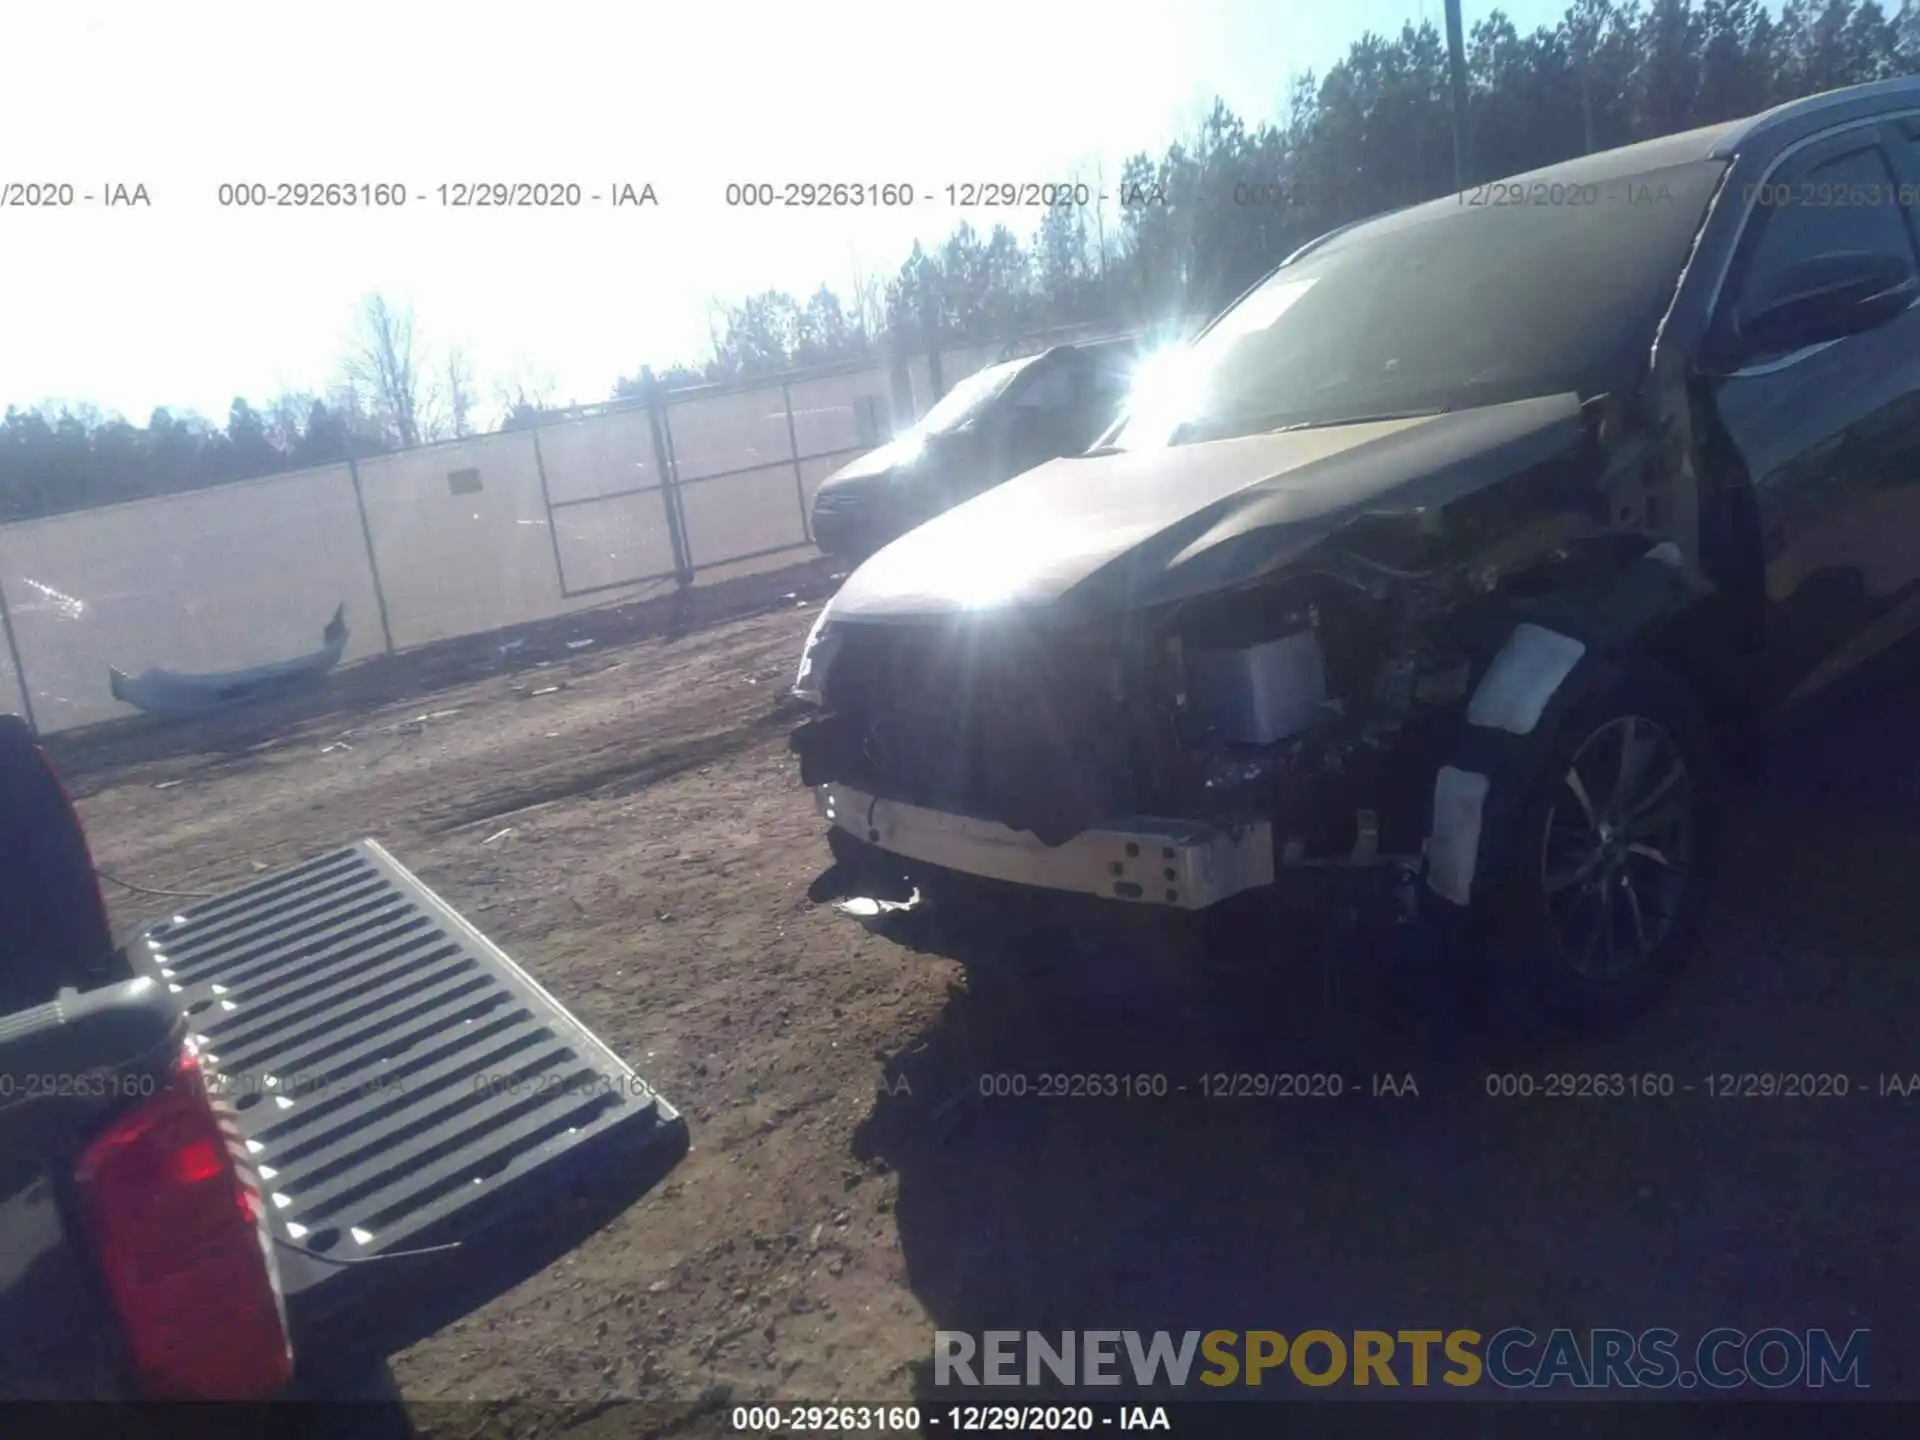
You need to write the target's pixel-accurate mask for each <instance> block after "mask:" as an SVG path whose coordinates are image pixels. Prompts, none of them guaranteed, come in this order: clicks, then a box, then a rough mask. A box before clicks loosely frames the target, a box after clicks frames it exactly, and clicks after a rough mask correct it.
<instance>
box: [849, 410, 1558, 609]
mask: <svg viewBox="0 0 1920 1440" xmlns="http://www.w3.org/2000/svg"><path fill="white" fill-rule="evenodd" d="M1585 433H1586V432H1585V429H1584V427H1583V426H1582V424H1581V420H1580V401H1579V397H1577V396H1575V395H1572V394H1565V395H1553V396H1547V397H1543V398H1540V399H1532V400H1520V401H1515V402H1513V403H1511V404H1506V405H1489V406H1482V407H1479V408H1476V409H1472V410H1457V411H1452V412H1449V413H1447V414H1444V415H1432V416H1421V417H1418V418H1415V419H1409V420H1389V421H1375V422H1372V423H1368V424H1358V425H1338V426H1327V427H1324V428H1320V429H1311V430H1296V431H1292V432H1290V433H1283V434H1270V435H1252V436H1247V437H1244V438H1241V439H1235V440H1218V441H1213V442H1210V443H1207V444H1196V445H1177V446H1172V447H1170V448H1167V449H1161V450H1138V451H1126V452H1122V453H1120V454H1114V455H1094V456H1075V457H1071V458H1068V459H1064V460H1054V461H1050V462H1049V463H1047V464H1045V465H1042V466H1039V467H1038V468H1037V469H1034V470H1030V471H1028V472H1027V473H1026V474H1024V475H1020V476H1017V477H1016V478H1014V479H1013V480H1010V481H1008V482H1007V483H1006V484H1004V485H1001V486H998V487H996V488H994V489H992V490H989V491H987V492H986V493H985V494H983V495H980V496H978V497H977V498H975V499H973V500H970V501H968V502H967V503H965V504H964V505H960V506H958V507H956V508H954V509H952V510H949V511H947V512H946V513H945V514H943V515H940V516H937V517H935V518H934V519H933V520H930V521H929V522H927V523H926V524H924V525H922V526H920V527H919V528H918V529H916V530H913V531H910V532H909V533H908V534H906V535H903V536H902V537H901V538H900V539H898V540H896V541H894V542H893V543H892V544H891V545H889V546H887V547H886V548H885V549H883V550H881V551H880V552H879V554H877V555H875V556H874V557H873V558H872V559H870V560H868V561H867V562H866V563H865V564H864V565H862V566H860V568H859V569H857V570H856V571H854V573H853V574H852V575H851V576H850V577H849V578H848V580H847V582H846V584H845V585H843V586H842V587H841V589H840V591H839V593H838V594H837V595H835V596H834V598H833V600H832V601H831V603H830V611H831V614H832V616H833V618H835V619H853V620H858V619H873V620H884V619H907V618H913V617H925V616H939V615H950V614H954V613H957V612H960V611H967V610H989V609H1008V608H1017V607H1043V606H1049V605H1053V604H1056V603H1058V602H1062V601H1077V602H1085V603H1088V604H1092V605H1095V606H1098V607H1105V606H1110V605H1119V606H1124V607H1127V608H1134V607H1139V606H1146V605H1154V604H1160V603H1163V602H1166V601H1170V600H1175V599H1181V598H1185V597H1188V596H1192V595H1201V594H1206V593H1208V592H1210V591H1213V590H1218V589H1222V588H1224V587H1226V586H1229V585H1233V584H1237V583H1240V582H1243V581H1246V580H1250V579H1254V578H1256V577H1257V576H1259V575H1261V574H1263V573H1265V572H1267V571H1269V570H1272V569H1276V568H1278V567H1280V566H1282V565H1285V564H1286V563H1288V562H1289V561H1291V560H1293V559H1296V558H1298V557H1299V556H1300V555H1302V554H1303V553H1304V552H1305V551H1306V550H1308V549H1309V548H1311V547H1312V546H1313V545H1314V544H1316V543H1318V542H1319V541H1321V540H1323V539H1325V538H1326V537H1327V536H1328V535H1331V534H1332V533H1333V532H1334V531H1336V530H1338V529H1340V528H1341V527H1342V526H1344V525H1346V524H1348V523H1349V522H1351V521H1352V520H1355V519H1357V518H1359V517H1360V516H1361V515H1364V514H1368V513H1379V512H1392V511H1403V510H1414V509H1421V508H1425V507H1430V506H1434V505H1443V504H1446V503H1447V502H1448V501H1450V500H1453V499H1456V498H1458V497H1459V496H1461V495H1465V494H1469V493H1471V492H1473V491H1475V490H1480V489H1483V488H1485V487H1486V486H1488V485H1492V484H1495V483H1497V482H1499V481H1501V480H1505V479H1509V478H1511V477H1512V476H1514V475H1516V474H1518V473H1519V472H1520V471H1522V470H1525V469H1527V468H1529V467H1532V466H1534V465H1539V464H1541V463H1543V462H1546V461H1550V460H1554V459H1556V458H1557V457H1560V456H1564V455H1567V454H1570V453H1571V452H1572V451H1574V450H1575V449H1576V448H1577V447H1578V446H1579V445H1580V444H1581V443H1582V441H1583V439H1584V436H1585Z"/></svg>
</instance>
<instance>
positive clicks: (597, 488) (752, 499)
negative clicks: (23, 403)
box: [0, 332, 1088, 732]
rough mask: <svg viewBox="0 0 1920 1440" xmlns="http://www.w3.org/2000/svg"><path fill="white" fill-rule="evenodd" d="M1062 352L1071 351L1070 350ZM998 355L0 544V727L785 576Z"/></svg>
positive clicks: (752, 392)
mask: <svg viewBox="0 0 1920 1440" xmlns="http://www.w3.org/2000/svg"><path fill="white" fill-rule="evenodd" d="M1071 338H1075V339H1084V338H1088V336H1087V335H1086V334H1084V333H1078V332H1076V333H1075V334H1073V336H1072V337H1071ZM1047 343H1058V341H1056V340H1053V339H1050V338H1049V337H1048V336H1045V335H1042V336H1032V337H1025V338H1024V339H1023V340H1021V341H1016V342H1014V343H1013V344H1012V345H1007V344H998V345H989V346H978V347H973V348H967V349H949V350H943V351H941V352H939V353H938V354H937V355H919V356H913V357H908V358H903V359H900V360H892V361H889V360H884V359H876V360H873V361H868V362H860V363H853V364H846V365H839V366H834V367H829V368H823V369H816V370H811V371H806V372H796V373H794V374H791V375H785V376H776V377H772V378H771V379H766V380H760V381H755V382H747V383H742V384H731V385H708V386H697V387H692V388H685V389H677V390H671V391H669V390H665V389H660V388H654V389H652V390H650V391H649V392H648V393H646V394H643V395H642V396H640V397H637V398H636V399H634V400H630V401H622V402H617V403H612V404H607V405H601V406H592V407H585V408H582V409H579V410H575V411H570V412H566V413H564V414H560V415H555V416H550V417H543V418H542V419H541V421H540V422H539V424H538V425H537V426H535V427H532V428H527V429H518V430H510V431H503V432H501V433H498V434H492V435H484V436H478V437H475V438H472V439H466V440H459V441H451V442H447V443H445V444H437V445H427V446H421V447H418V448H416V449H412V450H406V451H401V452H399V453H396V454H390V455H381V456H378V457H374V458H370V459H365V460H359V461H356V462H349V463H344V464H337V465H327V466H322V467H319V468H317V469H312V470H301V471H295V472H292V473H289V474H280V475H273V476H268V477H265V478H262V479H257V480H247V481H240V482H236V483H233V484H227V485H220V486H215V487H211V488H208V489H204V490H194V491H188V492H184V493H180V494H174V495H167V496H161V497H157V498H154V499H148V500H138V501H133V502H130V503H127V504H121V505H112V506H103V507H100V508H97V509H91V510H81V511H75V512H71V513H68V514H63V515H53V516H47V517H44V518H42V519H37V520H27V521H20V522H16V523H14V524H10V525H5V526H0V622H4V625H3V628H4V632H5V633H4V640H5V644H4V654H0V708H6V709H11V710H15V711H18V712H19V713H21V714H24V715H26V716H27V717H28V718H29V720H30V721H31V722H32V723H33V724H34V725H35V727H36V728H37V729H39V730H40V731H42V732H50V731H57V730H66V729H71V728H74V727H76V726H81V725H88V724H92V723H95V722H97V721H101V720H107V719H111V718H114V717H116V716H119V715H124V714H127V713H130V712H129V710H128V707H126V706H124V705H122V704H121V703H120V702H119V701H117V700H115V699H114V698H113V696H112V694H111V693H110V691H109V689H108V671H109V669H110V668H117V669H120V670H122V671H125V672H127V673H129V674H137V673H138V672H140V671H142V670H144V669H146V668H148V667H149V666H154V667H159V668H162V669H166V670H171V671H179V672H187V673H208V672H220V671H226V670H233V669H238V668H241V667H244V666H250V665H256V664H264V663H267V662H270V661H274V660H280V659H285V658H288V657H290V656H295V655H301V654H304V653H306V652H308V651H311V650H313V649H315V648H316V647H317V646H318V645H319V643H320V631H321V628H322V626H323V625H324V624H325V623H326V621H327V619H328V617H329V616H331V615H332V613H333V610H334V607H335V606H336V605H340V604H344V605H345V606H346V614H347V622H348V626H349V629H350V638H349V640H348V644H347V648H346V651H345V654H344V655H343V657H342V659H343V662H347V663H350V662H352V661H354V660H359V659H364V658H366V657H368V656H372V655H378V654H382V653H392V652H393V651H396V650H403V649H407V648H409V647H412V646H418V645H424V644H428V643H430V642H433V641H437V640H445V639H449V638H452V637H455V636H461V635H472V634H479V633H484V632H486V631H490V630H497V629H501V628H503V627H506V626H510V625H518V624H524V623H526V622H529V621H537V620H543V619H549V618H553V617H557V616H561V615H566V614H568V613H571V612H573V611H576V610H581V609H585V608H588V607H591V606H594V605H599V604H604V603H607V602H608V601H609V600H613V599H617V598H621V596H622V595H623V594H624V595H631V594H634V593H645V592H646V591H647V589H648V588H650V587H670V586H691V585H697V584H702V583H706V582H708V581H710V580H716V579H729V578H733V577H735V576H738V575H741V574H746V573H751V572H753V571H755V570H766V569H773V568H778V567H781V566H785V565H789V564H794V563H797V562H800V561H804V560H806V559H809V558H811V557H812V556H813V555H815V554H816V553H817V552H816V551H814V549H813V545H812V538H811V535H810V533H809V529H808V510H809V507H810V504H811V501H812V498H813V492H814V490H815V489H817V488H818V486H819V485H820V482H821V481H822V480H824V479H826V477H827V476H828V475H830V474H831V473H833V471H834V470H836V469H838V468H839V467H840V466H842V465H844V464H846V463H847V462H848V461H849V460H851V459H853V458H854V457H855V456H857V455H860V454H862V453H864V452H865V451H867V450H869V449H871V448H873V447H874V446H875V445H878V444H880V443H883V442H884V441H885V440H886V439H887V438H888V437H889V436H890V435H891V434H892V433H893V432H894V431H895V430H896V429H897V428H900V427H904V425H906V424H908V423H911V421H912V420H913V418H914V417H915V416H917V415H919V414H921V413H923V412H924V411H925V409H926V408H927V406H929V405H930V404H931V403H932V402H933V400H934V399H935V398H937V393H938V392H941V391H944V390H945V389H947V388H950V387H951V386H952V385H953V384H954V383H956V382H957V381H958V380H960V379H961V378H963V377H964V376H966V375H968V374H970V373H972V372H973V371H974V370H977V369H979V368H981V367H982V366H984V365H988V364H992V363H995V362H996V361H998V360H999V359H1001V358H1004V357H1005V356H1006V355H1007V354H1009V353H1028V352H1030V350H1031V349H1032V348H1033V347H1034V346H1041V347H1042V348H1043V347H1044V345H1045V344H1047Z"/></svg>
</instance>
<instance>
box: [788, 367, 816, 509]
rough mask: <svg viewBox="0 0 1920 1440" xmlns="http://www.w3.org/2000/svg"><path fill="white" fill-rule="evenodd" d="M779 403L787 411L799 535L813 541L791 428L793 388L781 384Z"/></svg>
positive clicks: (796, 439) (797, 446)
mask: <svg viewBox="0 0 1920 1440" xmlns="http://www.w3.org/2000/svg"><path fill="white" fill-rule="evenodd" d="M780 401H781V403H782V404H783V405H785V406H786V409H787V449H788V450H790V451H792V452H793V498H794V499H795V500H797V501H799V502H800V533H801V534H802V535H804V536H805V537H806V538H807V540H808V542H809V543H811V542H812V540H813V526H812V524H811V523H810V522H809V518H808V515H807V476H806V472H805V471H804V470H802V469H801V468H800V436H799V434H798V432H796V431H795V430H794V428H793V386H791V385H786V384H782V385H781V387H780Z"/></svg>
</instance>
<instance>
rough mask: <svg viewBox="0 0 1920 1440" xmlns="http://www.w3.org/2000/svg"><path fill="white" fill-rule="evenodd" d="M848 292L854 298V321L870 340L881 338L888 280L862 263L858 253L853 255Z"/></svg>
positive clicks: (851, 307) (852, 307)
mask: <svg viewBox="0 0 1920 1440" xmlns="http://www.w3.org/2000/svg"><path fill="white" fill-rule="evenodd" d="M848 294H849V296H850V298H851V300H852V305H851V306H850V309H851V310H852V312H853V313H852V319H853V323H854V324H855V325H857V326H859V327H860V330H861V332H862V333H863V334H864V335H865V336H866V337H867V339H868V341H869V342H871V341H875V340H877V339H879V337H880V330H881V327H882V326H883V325H885V324H886V319H887V287H886V282H885V281H883V280H882V279H881V278H880V277H879V276H877V275H875V274H874V273H873V272H872V271H871V270H869V269H868V268H867V267H866V266H865V265H864V264H862V263H861V260H860V257H859V255H858V254H856V255H854V256H853V281H852V284H851V287H850V288H849V290H848Z"/></svg>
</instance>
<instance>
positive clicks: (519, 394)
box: [493, 359, 557, 430]
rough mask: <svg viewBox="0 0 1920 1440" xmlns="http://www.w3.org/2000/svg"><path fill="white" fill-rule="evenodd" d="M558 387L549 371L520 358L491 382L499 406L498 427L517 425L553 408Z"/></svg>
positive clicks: (507, 428) (517, 426)
mask: <svg viewBox="0 0 1920 1440" xmlns="http://www.w3.org/2000/svg"><path fill="white" fill-rule="evenodd" d="M556 388H557V386H556V384H555V382H554V378H553V376H552V374H551V373H550V372H548V371H546V370H543V369H541V368H539V367H538V366H536V365H533V364H530V363H529V362H528V361H526V360H525V359H521V360H519V361H517V362H516V363H515V364H514V367H513V368H512V369H511V370H509V371H508V372H507V373H506V374H505V375H503V376H501V377H500V379H499V380H497V381H496V382H495V383H494V387H493V399H494V403H495V404H496V405H498V406H499V407H500V416H501V418H500V428H501V429H502V430H512V429H518V428H521V427H523V426H525V425H528V424H531V423H532V422H533V420H534V418H535V417H536V416H538V415H539V414H540V413H541V412H543V411H546V410H551V409H552V408H553V396H554V391H555V389H556Z"/></svg>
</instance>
